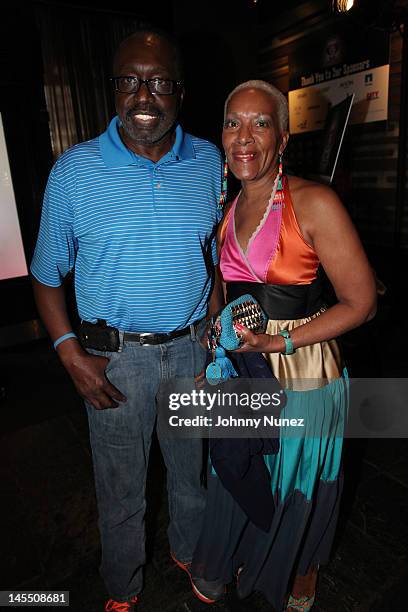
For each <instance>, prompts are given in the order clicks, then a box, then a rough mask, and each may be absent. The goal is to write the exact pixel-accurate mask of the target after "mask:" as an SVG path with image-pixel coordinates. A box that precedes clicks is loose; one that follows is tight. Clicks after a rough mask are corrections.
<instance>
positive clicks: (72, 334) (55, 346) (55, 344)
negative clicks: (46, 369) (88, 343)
mask: <svg viewBox="0 0 408 612" xmlns="http://www.w3.org/2000/svg"><path fill="white" fill-rule="evenodd" d="M76 337H77V336H76V334H74V332H68V333H67V334H64V335H63V336H60V337H59V338H57V339H56V341H55V342H54V348H55V349H56V348H57V346H58V345H59V344H61V342H64V340H68V338H76Z"/></svg>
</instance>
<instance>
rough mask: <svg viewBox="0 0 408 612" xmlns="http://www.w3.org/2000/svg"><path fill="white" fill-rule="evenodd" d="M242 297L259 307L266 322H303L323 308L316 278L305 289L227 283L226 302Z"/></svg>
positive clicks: (294, 286) (320, 290)
mask: <svg viewBox="0 0 408 612" xmlns="http://www.w3.org/2000/svg"><path fill="white" fill-rule="evenodd" d="M245 293H250V294H251V295H252V296H253V297H254V298H255V299H256V300H257V301H258V302H259V303H260V305H261V306H262V308H263V310H264V311H265V313H266V314H267V316H268V318H269V319H304V318H306V317H311V316H312V315H314V314H315V313H316V312H318V311H319V310H320V309H321V308H322V307H323V306H324V302H323V299H322V283H321V280H320V278H316V280H314V281H313V282H312V283H311V284H309V285H267V284H264V283H241V282H230V283H227V301H228V302H231V301H232V300H235V299H236V298H238V297H240V296H241V295H244V294H245Z"/></svg>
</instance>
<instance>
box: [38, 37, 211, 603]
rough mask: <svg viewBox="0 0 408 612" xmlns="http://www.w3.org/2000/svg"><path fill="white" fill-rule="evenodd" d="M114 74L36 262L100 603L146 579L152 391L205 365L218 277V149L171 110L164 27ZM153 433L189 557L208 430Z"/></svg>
mask: <svg viewBox="0 0 408 612" xmlns="http://www.w3.org/2000/svg"><path fill="white" fill-rule="evenodd" d="M111 80H112V83H113V86H114V90H115V105H116V110H117V115H118V116H117V117H115V118H114V119H113V120H112V122H111V123H110V125H109V127H108V129H107V131H106V132H104V133H103V134H102V135H101V136H100V137H98V138H95V139H93V140H91V141H89V142H84V143H81V144H79V145H76V146H74V147H72V148H71V149H69V150H68V151H66V152H65V153H64V154H63V155H62V156H61V158H60V159H59V160H58V161H57V163H56V164H55V165H54V167H53V169H52V171H51V174H50V178H49V182H48V186H47V190H46V194H45V199H44V207H43V214H42V220H41V227H40V233H39V238H38V242H37V247H36V251H35V254H34V258H33V262H32V266H31V272H32V276H33V286H34V292H35V296H36V301H37V306H38V309H39V312H40V315H41V317H42V319H43V321H44V323H45V325H46V327H47V329H48V331H49V333H50V336H51V338H52V340H53V341H54V346H55V347H56V350H57V352H58V354H59V357H60V358H61V361H62V363H63V364H64V366H65V368H66V369H67V371H68V372H69V374H70V376H71V377H72V380H73V382H74V384H75V386H76V388H77V390H78V392H79V393H80V394H81V395H82V397H83V398H84V399H85V402H86V406H87V411H88V419H89V427H90V439H91V447H92V455H93V462H94V472H95V484H96V493H97V501H98V511H99V525H100V533H101V540H102V561H101V574H102V576H103V578H104V580H105V583H106V586H107V589H108V591H109V593H110V597H111V599H110V600H109V602H108V603H107V605H106V610H113V609H120V610H121V611H122V612H123V611H125V610H131V609H134V607H135V606H136V602H137V595H138V594H139V592H140V590H141V588H142V568H143V564H144V563H145V551H144V540H145V533H144V513H145V480H146V469H147V463H148V457H149V449H150V442H151V436H152V431H153V427H154V423H155V419H156V402H155V398H156V396H157V394H158V391H159V388H160V384H161V383H162V382H163V381H166V380H168V379H170V378H172V377H175V376H177V377H186V378H187V377H192V376H196V375H198V374H199V373H200V372H201V371H202V369H203V365H204V360H205V350H203V348H202V346H201V344H200V342H199V341H198V340H197V335H199V334H200V333H201V332H202V329H201V328H202V324H201V325H199V324H200V322H202V321H203V319H204V317H205V315H206V311H207V303H208V299H209V293H210V286H211V279H210V273H209V271H210V269H211V260H212V259H213V257H214V249H215V246H214V244H213V242H214V241H213V237H214V234H215V228H216V224H217V221H218V217H219V213H218V209H217V204H218V201H219V198H220V187H221V157H220V153H219V151H218V149H217V148H216V147H215V146H214V145H212V144H210V143H209V142H207V141H204V140H201V139H198V138H195V137H193V136H190V135H189V134H185V133H183V130H182V128H181V127H180V125H178V124H177V115H178V111H179V109H180V105H181V103H182V99H183V85H182V72H181V64H180V57H179V52H178V49H177V46H176V45H175V43H174V41H172V39H170V38H169V37H168V36H167V35H166V34H164V33H162V32H159V31H156V30H151V31H150V30H149V31H138V32H136V33H135V34H133V35H132V36H130V37H128V38H127V39H125V40H124V41H123V42H122V44H121V45H120V46H119V48H118V50H117V53H116V56H115V60H114V76H113V78H112V79H111ZM209 259H210V265H209ZM74 268H75V290H76V298H77V305H78V311H79V315H80V317H81V319H82V324H81V336H82V339H83V344H84V345H85V346H86V347H87V351H85V350H84V349H83V348H82V347H81V344H80V343H79V342H78V339H77V338H76V337H75V334H74V333H73V332H72V327H71V324H70V322H69V319H68V317H67V312H66V306H65V295H64V289H63V286H62V283H63V279H64V277H65V276H66V274H67V273H68V272H70V271H71V270H73V269H74ZM214 308H215V306H214ZM197 327H198V328H197ZM101 349H102V350H101ZM158 437H159V442H160V445H161V450H162V453H163V456H164V460H165V463H166V467H167V473H168V485H167V486H168V495H169V510H170V525H169V530H168V535H169V540H170V546H171V551H172V555H173V558H174V559H175V560H176V562H178V564H179V565H180V566H181V567H182V568H183V569H186V570H188V567H189V562H190V561H191V558H192V555H193V550H194V547H195V544H196V541H197V539H198V535H199V531H200V527H201V517H202V513H203V510H204V502H205V495H204V491H203V489H202V488H201V486H200V474H201V469H202V444H201V441H199V440H180V439H178V440H174V439H166V438H165V437H161V436H160V432H158ZM118 602H120V603H118Z"/></svg>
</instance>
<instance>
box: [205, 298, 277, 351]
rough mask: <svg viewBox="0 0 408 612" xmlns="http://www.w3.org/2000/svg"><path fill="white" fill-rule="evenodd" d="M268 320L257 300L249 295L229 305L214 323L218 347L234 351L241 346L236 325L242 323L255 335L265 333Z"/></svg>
mask: <svg viewBox="0 0 408 612" xmlns="http://www.w3.org/2000/svg"><path fill="white" fill-rule="evenodd" d="M267 321H268V318H267V316H266V314H265V313H264V311H263V310H262V308H261V306H260V305H259V304H258V302H257V301H256V299H255V298H253V297H252V295H249V293H247V294H245V295H241V296H240V297H239V298H237V299H236V300H234V301H233V302H230V303H229V304H227V305H226V306H225V307H224V308H223V309H222V311H221V313H220V314H219V315H218V317H217V318H216V320H215V322H214V332H213V333H214V336H215V341H216V343H217V345H219V346H222V347H223V348H224V349H226V350H227V351H234V350H235V349H237V348H239V347H240V345H241V338H240V337H239V336H238V335H237V333H236V331H235V329H234V324H235V323H240V324H241V325H244V326H245V327H247V328H248V329H250V330H251V331H252V332H254V333H255V334H262V333H264V332H265V329H266V324H267Z"/></svg>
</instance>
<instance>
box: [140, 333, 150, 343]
mask: <svg viewBox="0 0 408 612" xmlns="http://www.w3.org/2000/svg"><path fill="white" fill-rule="evenodd" d="M146 336H147V337H151V336H153V334H149V333H148V332H145V333H143V334H139V343H140V344H141V345H142V346H143V345H144V344H149V343H148V342H146V340H147V337H146Z"/></svg>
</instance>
